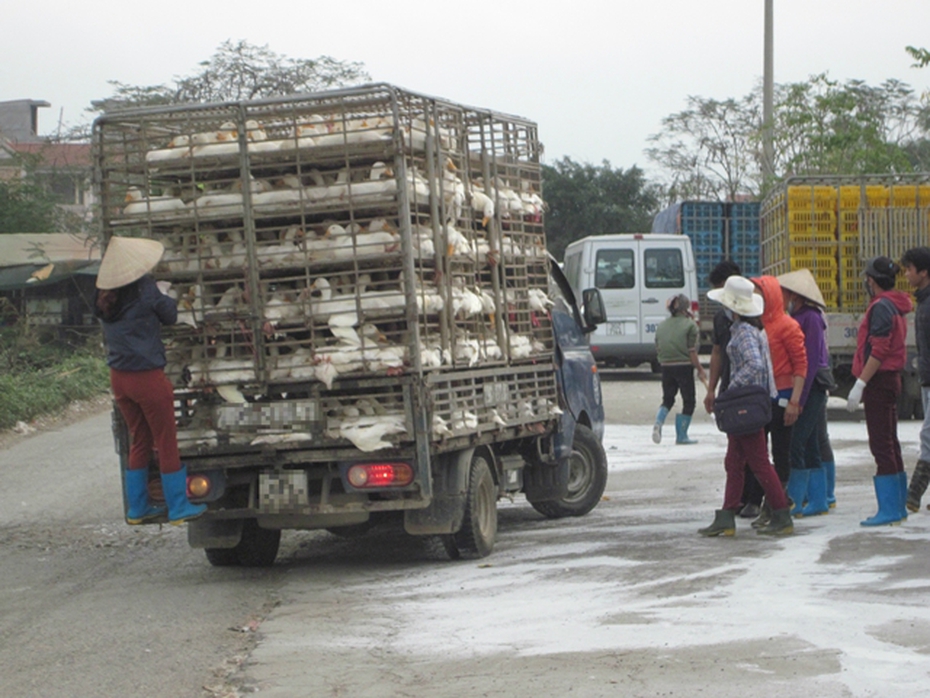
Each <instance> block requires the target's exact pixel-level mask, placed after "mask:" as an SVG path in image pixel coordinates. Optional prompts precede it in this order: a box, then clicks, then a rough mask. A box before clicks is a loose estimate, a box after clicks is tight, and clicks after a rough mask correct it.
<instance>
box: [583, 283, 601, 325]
mask: <svg viewBox="0 0 930 698" xmlns="http://www.w3.org/2000/svg"><path fill="white" fill-rule="evenodd" d="M581 302H582V303H583V304H584V322H585V325H587V328H586V330H587V331H588V332H591V331H593V330H594V328H595V327H597V326H598V325H601V324H603V323H605V322H607V311H606V310H605V309H604V299H603V297H602V296H601V292H600V290H599V289H596V288H586V289H585V290H584V291H582V292H581Z"/></svg>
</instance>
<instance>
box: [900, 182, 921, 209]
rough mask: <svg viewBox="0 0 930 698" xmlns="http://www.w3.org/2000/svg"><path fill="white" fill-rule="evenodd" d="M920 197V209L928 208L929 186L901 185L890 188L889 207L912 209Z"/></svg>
mask: <svg viewBox="0 0 930 698" xmlns="http://www.w3.org/2000/svg"><path fill="white" fill-rule="evenodd" d="M918 194H919V195H920V207H921V208H926V207H928V206H930V184H921V185H920V186H917V185H914V184H901V185H898V186H894V187H892V188H891V205H892V206H895V207H899V208H913V207H915V206H917V204H918V202H917V197H918Z"/></svg>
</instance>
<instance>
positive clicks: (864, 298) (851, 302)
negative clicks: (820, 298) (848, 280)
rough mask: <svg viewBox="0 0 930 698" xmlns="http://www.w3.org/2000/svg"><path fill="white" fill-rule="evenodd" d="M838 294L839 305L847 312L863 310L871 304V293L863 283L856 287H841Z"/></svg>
mask: <svg viewBox="0 0 930 698" xmlns="http://www.w3.org/2000/svg"><path fill="white" fill-rule="evenodd" d="M838 295H839V301H840V303H839V307H840V308H842V309H843V310H845V311H847V312H853V311H859V312H861V311H863V310H865V309H866V307H868V305H869V294H868V293H866V291H865V287H864V286H863V285H862V284H861V283H860V284H859V285H858V286H857V287H856V288H841V289H840V292H839V294H838Z"/></svg>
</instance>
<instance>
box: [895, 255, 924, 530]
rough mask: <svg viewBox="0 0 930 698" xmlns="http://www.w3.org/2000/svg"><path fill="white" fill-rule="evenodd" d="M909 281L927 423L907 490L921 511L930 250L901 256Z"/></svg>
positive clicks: (910, 506)
mask: <svg viewBox="0 0 930 698" xmlns="http://www.w3.org/2000/svg"><path fill="white" fill-rule="evenodd" d="M901 266H902V267H903V268H904V276H905V278H906V279H907V282H908V283H909V284H910V285H911V286H913V287H914V295H915V296H916V297H917V310H916V312H915V313H914V334H915V336H916V339H917V375H918V376H919V377H920V402H921V404H922V405H923V407H924V423H923V425H921V427H920V452H919V454H918V456H917V465H915V466H914V474H913V475H912V476H911V484H910V486H909V487H908V489H907V501H906V502H905V506H906V507H907V510H908V511H911V512H914V513H916V512H918V511H920V499H921V497H923V496H924V492H926V491H927V485H928V484H930V247H912V248H911V249H909V250H907V251H906V252H905V253H904V255H903V256H902V257H901Z"/></svg>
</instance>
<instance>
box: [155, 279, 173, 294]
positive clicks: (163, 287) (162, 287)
mask: <svg viewBox="0 0 930 698" xmlns="http://www.w3.org/2000/svg"><path fill="white" fill-rule="evenodd" d="M155 285H156V286H157V287H158V290H159V291H161V292H162V293H163V294H164V295H166V296H167V295H169V293H168V291H170V290H171V282H170V281H156V282H155Z"/></svg>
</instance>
